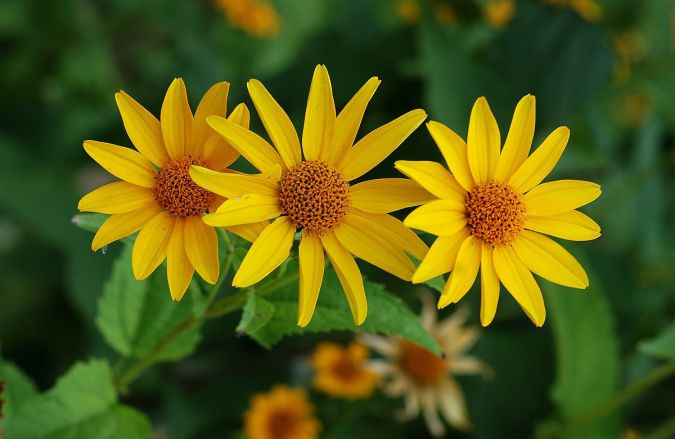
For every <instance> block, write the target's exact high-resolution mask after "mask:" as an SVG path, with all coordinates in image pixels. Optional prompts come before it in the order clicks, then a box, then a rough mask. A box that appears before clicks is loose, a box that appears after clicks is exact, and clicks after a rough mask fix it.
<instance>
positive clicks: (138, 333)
mask: <svg viewBox="0 0 675 439" xmlns="http://www.w3.org/2000/svg"><path fill="white" fill-rule="evenodd" d="M131 252H132V247H131V246H130V245H125V248H124V250H123V251H122V254H121V255H120V257H119V258H118V259H117V260H116V261H115V263H114V265H113V270H112V274H111V276H110V279H109V280H108V282H107V283H106V284H105V286H104V289H103V295H102V296H101V298H100V299H99V304H98V317H97V318H96V325H97V326H98V328H99V329H100V331H101V332H102V333H103V336H104V337H105V340H106V341H107V342H108V343H109V344H110V345H111V346H112V347H113V348H114V349H115V350H116V351H117V352H119V353H120V354H121V355H123V356H125V357H137V358H140V357H143V356H145V355H148V354H149V353H150V352H152V351H153V349H155V348H156V347H157V345H158V344H160V343H164V345H163V348H162V350H161V352H160V353H159V354H158V355H157V356H156V357H155V358H154V359H155V360H156V361H172V360H177V359H179V358H182V357H185V356H186V355H188V354H190V353H191V352H192V351H193V350H194V349H195V347H196V346H197V344H198V343H199V341H200V339H201V335H200V332H199V329H200V325H199V324H198V323H197V322H195V321H193V320H192V319H193V303H192V300H193V299H191V298H190V297H186V299H185V300H183V301H181V302H174V301H173V300H171V296H170V295H169V289H168V285H167V280H166V267H165V266H164V264H162V265H160V267H159V268H157V270H155V272H154V273H153V274H152V275H151V276H150V277H149V278H148V279H146V280H145V281H138V280H136V279H135V278H134V275H133V273H132V269H131ZM188 296H191V295H188ZM180 325H188V326H191V327H190V328H189V329H187V330H185V331H182V332H181V333H180V334H179V335H177V336H173V334H174V331H175V330H176V328H177V327H179V326H180Z"/></svg>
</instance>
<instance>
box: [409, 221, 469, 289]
mask: <svg viewBox="0 0 675 439" xmlns="http://www.w3.org/2000/svg"><path fill="white" fill-rule="evenodd" d="M468 236H469V234H468V233H467V232H466V230H460V231H459V232H457V233H455V234H453V235H450V236H439V237H438V238H437V239H436V241H434V243H433V244H432V245H431V248H430V249H429V253H427V255H426V257H425V258H424V259H423V260H422V263H420V265H419V267H417V271H415V274H413V277H412V282H413V283H414V284H419V283H422V282H426V281H428V280H429V279H433V278H434V277H436V276H440V275H441V274H445V273H447V272H449V271H450V270H452V268H453V267H454V266H455V261H456V260H457V252H459V246H460V245H461V244H462V243H463V242H464V240H465V239H466V238H467V237H468Z"/></svg>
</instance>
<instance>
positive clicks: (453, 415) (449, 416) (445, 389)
mask: <svg viewBox="0 0 675 439" xmlns="http://www.w3.org/2000/svg"><path fill="white" fill-rule="evenodd" d="M437 394H438V399H439V403H438V405H439V408H440V409H441V413H442V414H443V417H444V418H445V420H446V421H447V422H448V424H450V425H452V426H453V427H455V428H457V429H459V430H464V431H466V430H468V429H470V428H471V423H470V422H469V417H468V415H467V411H466V404H465V402H464V395H463V394H462V389H460V387H459V386H458V385H457V383H456V382H455V381H454V380H450V379H449V380H444V381H443V382H442V384H441V386H440V387H439V388H438V389H437Z"/></svg>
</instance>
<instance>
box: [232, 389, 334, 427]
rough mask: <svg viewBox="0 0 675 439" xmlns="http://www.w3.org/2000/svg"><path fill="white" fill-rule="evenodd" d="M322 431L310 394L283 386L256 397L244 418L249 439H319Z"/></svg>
mask: <svg viewBox="0 0 675 439" xmlns="http://www.w3.org/2000/svg"><path fill="white" fill-rule="evenodd" d="M320 431H321V423H320V422H319V420H318V419H316V417H315V416H314V406H313V405H312V403H311V402H309V401H308V399H307V394H306V393H305V392H304V391H303V390H299V389H291V388H289V387H287V386H284V385H277V386H274V387H273V388H272V389H271V390H270V391H269V392H268V393H259V394H257V395H254V396H253V398H252V399H251V408H250V409H249V410H248V411H247V412H246V414H245V415H244V433H245V435H246V438H247V439H316V438H318V437H319V432H320Z"/></svg>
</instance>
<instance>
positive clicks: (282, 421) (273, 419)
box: [267, 410, 298, 439]
mask: <svg viewBox="0 0 675 439" xmlns="http://www.w3.org/2000/svg"><path fill="white" fill-rule="evenodd" d="M297 423H298V419H297V417H296V416H295V414H294V413H292V412H290V411H286V410H277V411H275V412H273V413H272V414H271V415H270V417H269V419H268V421H267V430H268V432H269V437H270V438H279V439H285V438H289V439H290V438H292V437H293V433H294V432H295V430H296V429H297Z"/></svg>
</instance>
